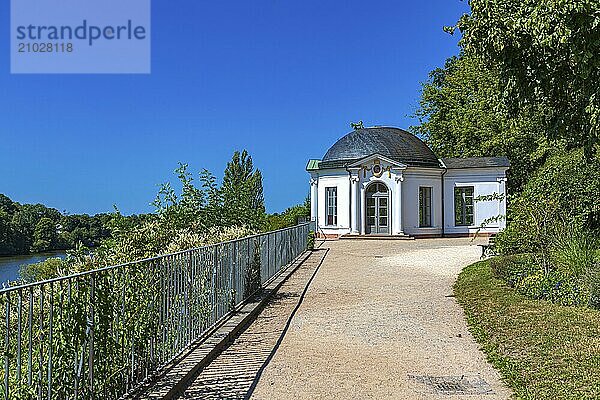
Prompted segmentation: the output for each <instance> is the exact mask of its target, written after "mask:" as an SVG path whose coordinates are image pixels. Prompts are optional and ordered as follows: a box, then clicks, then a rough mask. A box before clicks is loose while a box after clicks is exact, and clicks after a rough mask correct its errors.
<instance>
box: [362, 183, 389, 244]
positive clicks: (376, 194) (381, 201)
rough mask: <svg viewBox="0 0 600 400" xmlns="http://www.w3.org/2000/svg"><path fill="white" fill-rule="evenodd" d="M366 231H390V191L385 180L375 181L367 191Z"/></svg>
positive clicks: (387, 232)
mask: <svg viewBox="0 0 600 400" xmlns="http://www.w3.org/2000/svg"><path fill="white" fill-rule="evenodd" d="M365 197H366V199H365V200H366V201H365V207H366V210H365V215H366V220H365V233H366V234H389V233H390V191H389V189H388V187H387V186H386V185H385V183H383V182H373V183H371V184H370V185H369V186H367V190H366V191H365Z"/></svg>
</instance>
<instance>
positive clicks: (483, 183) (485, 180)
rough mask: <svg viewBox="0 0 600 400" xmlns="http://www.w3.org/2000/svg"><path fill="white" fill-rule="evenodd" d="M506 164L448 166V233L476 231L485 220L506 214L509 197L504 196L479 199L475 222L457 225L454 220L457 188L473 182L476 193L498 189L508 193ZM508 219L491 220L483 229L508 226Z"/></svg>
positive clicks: (493, 230) (476, 194) (446, 192)
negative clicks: (497, 166)
mask: <svg viewBox="0 0 600 400" xmlns="http://www.w3.org/2000/svg"><path fill="white" fill-rule="evenodd" d="M505 180H506V168H473V169H456V170H452V169H450V170H448V172H447V173H446V175H445V176H444V210H445V216H446V218H445V221H444V225H445V233H446V234H449V235H452V234H474V233H475V232H476V231H477V230H478V229H479V227H480V226H481V224H482V222H483V221H484V220H486V219H488V218H491V217H495V216H498V215H503V216H505V215H506V197H504V199H503V200H491V201H475V203H474V212H473V214H474V215H473V225H471V226H455V224H454V188H455V187H459V186H473V196H474V197H475V198H477V197H478V196H485V195H491V194H494V193H498V194H504V196H506V183H505ZM505 226H506V220H505V219H502V220H500V221H498V222H494V223H490V224H489V225H487V226H486V227H484V228H482V229H481V230H480V231H479V232H480V233H495V232H498V231H500V230H501V229H504V227H505Z"/></svg>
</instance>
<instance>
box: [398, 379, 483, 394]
mask: <svg viewBox="0 0 600 400" xmlns="http://www.w3.org/2000/svg"><path fill="white" fill-rule="evenodd" d="M408 377H409V378H410V379H413V380H415V381H417V382H419V383H421V384H423V385H425V386H426V387H427V388H428V389H429V390H430V391H431V392H433V393H435V394H447V395H454V394H456V395H469V394H494V391H493V390H492V388H491V386H490V385H489V384H488V383H487V382H486V381H484V380H483V379H481V377H479V376H465V375H463V376H429V375H409V376H408Z"/></svg>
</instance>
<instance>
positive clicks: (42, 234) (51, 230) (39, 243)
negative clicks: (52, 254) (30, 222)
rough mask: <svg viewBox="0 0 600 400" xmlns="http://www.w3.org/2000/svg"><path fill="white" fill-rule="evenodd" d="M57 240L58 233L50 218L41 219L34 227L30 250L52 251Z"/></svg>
mask: <svg viewBox="0 0 600 400" xmlns="http://www.w3.org/2000/svg"><path fill="white" fill-rule="evenodd" d="M57 239H58V233H57V228H56V223H55V222H54V221H52V220H51V219H50V218H47V217H43V218H41V219H40V220H39V221H38V223H37V224H36V225H35V230H34V232H33V245H32V250H33V251H34V252H42V251H48V250H52V249H53V248H54V246H55V244H56V241H57Z"/></svg>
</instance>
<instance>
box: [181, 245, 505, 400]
mask: <svg viewBox="0 0 600 400" xmlns="http://www.w3.org/2000/svg"><path fill="white" fill-rule="evenodd" d="M479 255H480V249H479V248H478V247H477V246H475V245H474V244H473V243H472V242H471V241H470V240H469V239H423V240H414V241H399V240H398V241H396V240H339V241H327V242H325V243H324V244H323V245H322V247H321V250H320V251H317V252H315V253H314V254H313V256H311V258H309V261H310V262H308V263H306V265H304V266H302V267H301V268H300V269H299V270H298V271H297V272H296V273H295V274H294V275H292V277H291V278H290V280H289V281H288V282H286V284H284V286H283V287H282V288H281V289H280V291H279V294H278V296H276V297H275V298H274V300H273V301H272V302H271V303H270V304H269V305H268V306H267V307H266V309H265V310H264V311H263V312H262V313H261V315H260V316H259V317H258V318H257V320H256V321H255V322H254V323H253V324H251V325H250V326H249V328H248V329H247V330H246V331H245V332H244V333H242V334H241V335H240V336H239V337H238V338H237V339H236V341H235V342H234V343H233V344H232V345H231V346H230V347H229V348H228V349H227V350H225V351H224V352H223V353H222V355H221V356H219V357H218V358H217V359H216V360H215V362H213V364H211V365H210V366H209V367H207V368H206V369H205V370H204V371H203V372H202V373H200V374H199V376H198V377H197V379H196V380H195V381H194V382H193V383H192V385H191V386H190V388H189V389H188V391H186V393H185V394H184V396H183V397H184V398H246V397H251V398H253V399H437V398H439V399H447V398H448V397H452V398H468V399H476V398H482V399H506V398H510V396H511V392H510V390H509V389H508V388H507V387H506V386H505V385H504V384H503V383H502V382H501V381H500V378H499V375H498V373H497V372H496V371H495V370H494V369H493V368H492V367H491V366H490V365H489V364H488V363H487V362H486V360H485V357H484V355H483V354H482V353H481V352H480V351H479V348H478V345H477V344H476V343H475V341H474V340H473V338H472V336H471V334H470V333H469V332H468V329H467V325H466V322H465V318H464V314H463V311H462V309H461V308H460V306H459V305H458V304H457V303H456V301H455V299H454V298H453V296H452V284H453V283H454V281H455V280H456V277H457V275H458V273H459V272H460V270H461V269H462V268H463V267H464V266H466V265H468V264H470V263H472V262H474V261H476V260H477V259H478V258H479ZM323 256H324V258H323ZM321 259H323V262H322V263H320V261H321ZM314 271H316V274H315V275H314V279H313V280H312V282H311V283H310V286H309V287H308V290H307V291H306V294H305V296H301V294H302V292H303V290H304V289H305V288H306V286H307V283H308V282H309V280H310V278H311V276H313V272H314ZM286 324H287V329H286ZM232 368H233V369H237V370H239V371H237V372H234V373H232V374H230V373H228V370H229V369H232ZM240 371H242V372H240Z"/></svg>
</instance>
